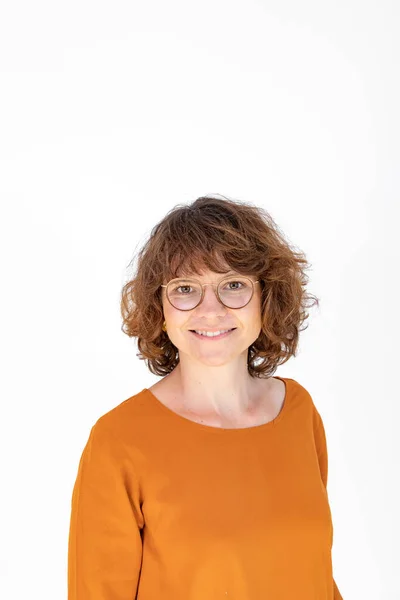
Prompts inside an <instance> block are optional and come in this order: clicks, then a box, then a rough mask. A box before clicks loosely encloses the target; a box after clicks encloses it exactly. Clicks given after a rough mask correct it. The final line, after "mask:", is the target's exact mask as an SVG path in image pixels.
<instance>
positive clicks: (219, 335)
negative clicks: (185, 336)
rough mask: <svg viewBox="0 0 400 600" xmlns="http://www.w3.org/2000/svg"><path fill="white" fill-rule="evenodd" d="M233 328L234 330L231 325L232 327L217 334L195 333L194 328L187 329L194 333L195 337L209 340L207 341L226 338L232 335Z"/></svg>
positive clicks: (234, 328)
mask: <svg viewBox="0 0 400 600" xmlns="http://www.w3.org/2000/svg"><path fill="white" fill-rule="evenodd" d="M235 330H236V327H233V328H232V329H228V331H225V332H224V333H219V334H218V335H204V334H201V333H197V331H195V330H194V329H189V331H190V333H192V334H193V335H195V336H196V337H197V338H199V339H202V340H209V341H216V340H221V339H222V338H226V337H228V336H230V335H232V333H233V332H234V331H235Z"/></svg>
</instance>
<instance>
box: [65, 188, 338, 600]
mask: <svg viewBox="0 0 400 600" xmlns="http://www.w3.org/2000/svg"><path fill="white" fill-rule="evenodd" d="M307 267H308V263H307V260H306V259H305V257H304V255H303V254H302V253H301V252H299V251H296V250H295V249H294V248H293V247H291V246H290V245H289V243H288V242H287V241H286V240H285V238H284V236H283V234H282V233H280V231H279V229H278V227H277V226H276V224H275V223H274V222H273V220H272V219H271V217H270V216H269V215H268V213H267V212H266V211H264V210H263V209H261V208H257V207H255V206H253V205H251V204H246V203H240V202H236V201H233V200H228V199H226V198H225V199H224V198H222V199H221V198H217V197H201V198H198V199H197V200H196V201H195V202H193V203H192V204H191V205H178V206H176V207H175V208H174V209H173V210H171V211H170V212H169V213H168V214H167V215H166V216H165V217H164V218H163V219H162V220H161V222H160V223H158V224H157V225H156V226H155V227H154V228H153V230H152V232H151V235H150V237H149V239H148V241H147V242H146V244H145V245H144V247H143V248H142V250H141V251H140V253H139V261H138V266H137V271H136V273H135V276H134V278H133V279H132V280H131V281H128V282H127V283H126V284H125V285H124V287H123V290H122V297H121V311H122V317H123V326H122V328H123V331H124V332H125V333H126V334H127V335H129V336H131V337H134V338H137V340H138V348H139V350H140V353H139V354H138V356H139V357H140V358H141V359H143V360H146V364H147V366H148V368H149V369H150V371H151V372H152V373H153V374H156V375H159V376H162V379H161V380H160V381H158V382H157V383H155V384H154V385H152V386H151V387H149V388H144V389H142V390H141V391H140V392H138V393H136V394H135V395H133V396H131V397H130V398H128V399H127V400H125V401H123V402H121V403H120V404H118V405H117V406H115V407H114V408H113V409H112V410H110V411H109V412H107V413H106V414H104V415H102V416H101V417H100V418H99V419H98V420H97V422H96V423H95V424H94V425H93V427H92V429H91V431H90V435H89V438H88V441H87V443H86V446H85V448H84V450H83V453H82V457H81V459H80V463H79V469H78V474H77V478H76V482H75V486H74V490H73V495H72V511H71V523H70V534H69V550H68V588H69V596H68V598H69V600H134V599H135V598H137V599H138V600H154V599H157V600H158V599H162V600H217V599H225V598H231V599H232V600H261V599H263V600H264V599H267V598H268V599H271V600H294V599H296V600H339V599H341V598H342V596H341V594H340V593H339V590H338V587H337V585H336V583H335V580H334V578H333V574H332V561H331V548H332V542H333V527H332V519H331V512H330V507H329V501H328V495H327V488H326V486H327V472H328V461H327V446H326V438H325V432H324V426H323V422H322V419H321V417H320V415H319V413H318V411H317V409H316V407H315V405H314V403H313V400H312V398H311V396H310V394H309V393H308V392H307V390H306V389H305V388H304V387H303V386H302V385H301V384H300V383H299V382H297V381H295V380H294V379H291V378H288V377H277V376H276V377H273V373H274V372H275V370H276V368H277V366H278V365H279V364H282V363H284V362H286V361H287V360H289V358H290V357H291V356H295V353H296V349H297V346H298V341H299V332H300V330H301V325H302V324H303V323H304V322H305V321H306V319H307V318H308V313H307V312H306V308H307V302H308V301H309V300H312V301H313V302H312V303H313V304H315V303H317V304H318V299H317V298H316V297H315V296H311V295H309V294H307V293H306V291H305V284H306V282H307V280H308V277H307V276H306V275H305V270H306V268H307Z"/></svg>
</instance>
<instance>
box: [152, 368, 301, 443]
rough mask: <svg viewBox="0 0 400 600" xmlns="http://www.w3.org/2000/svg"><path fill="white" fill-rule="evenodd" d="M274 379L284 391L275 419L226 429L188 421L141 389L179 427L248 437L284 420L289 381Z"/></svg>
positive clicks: (288, 396) (289, 391)
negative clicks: (281, 385)
mask: <svg viewBox="0 0 400 600" xmlns="http://www.w3.org/2000/svg"><path fill="white" fill-rule="evenodd" d="M274 377H275V378H276V379H280V380H281V381H283V382H284V384H285V390H286V391H285V397H284V400H283V404H282V407H281V410H280V412H279V413H278V414H277V416H276V417H275V419H272V420H271V421H268V422H267V423H261V424H260V425H252V426H250V427H229V428H226V427H216V426H214V425H205V424H204V423H198V422H197V421H192V420H191V419H188V418H187V417H184V416H183V415H180V414H179V413H177V412H175V411H174V410H172V408H169V407H168V406H166V405H165V404H163V403H162V402H161V400H159V399H158V398H157V396H155V395H154V394H153V392H152V391H151V390H149V389H148V388H143V390H142V391H143V392H145V393H147V396H148V398H149V399H150V400H151V401H152V402H153V405H154V406H155V407H158V408H159V409H160V410H162V411H163V412H164V413H165V414H167V415H168V416H169V417H170V418H172V419H174V420H175V421H176V422H180V423H181V425H184V426H187V427H190V428H191V429H192V430H193V431H194V430H195V429H198V430H199V431H201V430H202V431H205V432H208V433H214V434H217V435H225V436H226V435H230V436H238V435H248V434H250V433H257V432H260V433H261V432H264V431H266V430H268V429H271V428H273V427H275V426H276V424H277V423H279V422H280V421H281V420H282V419H283V418H284V416H285V414H286V413H287V411H288V404H289V402H290V396H291V388H290V381H291V380H290V379H289V378H287V377H278V376H277V375H274Z"/></svg>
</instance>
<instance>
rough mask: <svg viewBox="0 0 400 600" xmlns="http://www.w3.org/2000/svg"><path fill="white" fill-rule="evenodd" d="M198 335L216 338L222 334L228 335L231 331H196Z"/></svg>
mask: <svg viewBox="0 0 400 600" xmlns="http://www.w3.org/2000/svg"><path fill="white" fill-rule="evenodd" d="M195 331H196V333H199V334H200V335H205V336H207V337H215V336H217V335H220V334H221V333H226V332H227V331H230V329H223V330H221V331H214V332H213V331H197V329H195Z"/></svg>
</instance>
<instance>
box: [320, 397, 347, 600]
mask: <svg viewBox="0 0 400 600" xmlns="http://www.w3.org/2000/svg"><path fill="white" fill-rule="evenodd" d="M314 436H315V444H316V449H317V455H318V462H319V468H320V472H321V479H322V481H323V484H324V486H325V488H326V487H327V484H328V450H327V443H326V435H325V428H324V424H323V421H322V418H321V415H320V414H319V413H318V411H317V409H315V412H314ZM333 590H334V594H333V598H334V600H343V597H342V595H341V593H340V591H339V588H338V586H337V584H336V582H335V580H333Z"/></svg>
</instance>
